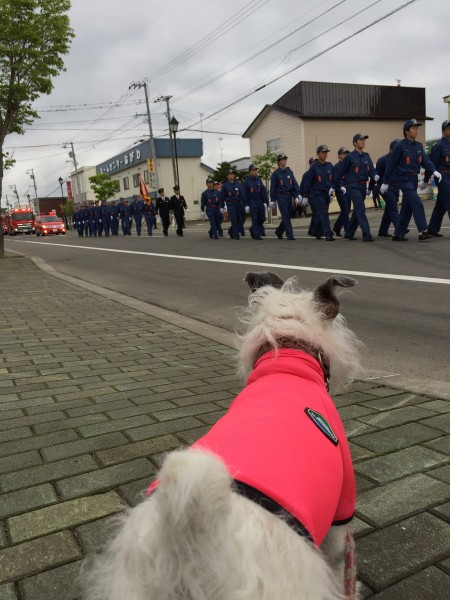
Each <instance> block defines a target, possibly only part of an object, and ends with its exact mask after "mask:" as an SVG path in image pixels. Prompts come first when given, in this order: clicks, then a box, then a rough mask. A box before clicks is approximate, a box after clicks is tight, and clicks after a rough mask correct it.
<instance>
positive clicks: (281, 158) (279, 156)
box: [277, 152, 287, 161]
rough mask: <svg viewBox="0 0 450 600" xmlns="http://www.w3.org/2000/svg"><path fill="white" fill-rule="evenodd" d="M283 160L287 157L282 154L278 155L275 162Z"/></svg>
mask: <svg viewBox="0 0 450 600" xmlns="http://www.w3.org/2000/svg"><path fill="white" fill-rule="evenodd" d="M283 158H287V156H286V154H284V152H282V153H281V154H279V155H278V156H277V161H279V160H283Z"/></svg>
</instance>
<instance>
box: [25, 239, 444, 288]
mask: <svg viewBox="0 0 450 600" xmlns="http://www.w3.org/2000/svg"><path fill="white" fill-rule="evenodd" d="M17 243H19V244H40V245H42V246H62V247H63V248H75V249H76V250H95V251H99V252H117V253H119V254H138V255H141V256H153V257H158V258H172V259H175V260H194V261H199V262H213V263H222V264H228V265H244V266H248V267H264V268H265V269H268V268H270V269H289V270H291V271H311V272H314V273H331V274H338V275H355V276H357V277H373V278H375V279H394V280H397V281H414V282H420V283H438V284H441V285H450V279H440V278H438V277H415V276H412V275H394V274H392V275H391V274H389V273H371V272H368V271H347V270H342V269H322V268H320V267H301V266H298V265H282V264H277V263H263V262H254V261H245V260H229V259H225V258H209V257H203V256H183V255H178V254H161V253H157V252H139V251H137V250H118V249H116V248H99V247H95V246H90V247H89V246H75V245H72V244H55V243H49V242H34V241H33V242H32V241H26V240H23V241H22V240H21V241H19V240H17Z"/></svg>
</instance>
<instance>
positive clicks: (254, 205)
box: [242, 165, 269, 240]
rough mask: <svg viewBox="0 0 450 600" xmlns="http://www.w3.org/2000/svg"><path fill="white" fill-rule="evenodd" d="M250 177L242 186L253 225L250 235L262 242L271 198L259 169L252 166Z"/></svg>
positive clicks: (249, 170)
mask: <svg viewBox="0 0 450 600" xmlns="http://www.w3.org/2000/svg"><path fill="white" fill-rule="evenodd" d="M248 172H249V176H248V177H246V179H245V181H244V183H243V185H242V194H243V198H244V204H245V206H249V208H250V216H251V219H252V224H251V227H250V230H249V231H250V235H251V236H252V238H253V239H254V240H262V236H263V235H264V233H265V232H264V222H265V220H266V210H267V208H268V206H269V197H268V195H267V190H266V186H265V185H264V183H263V182H262V179H261V178H260V177H258V168H257V167H256V166H255V165H250V166H249V168H248Z"/></svg>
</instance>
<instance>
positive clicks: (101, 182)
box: [89, 173, 119, 200]
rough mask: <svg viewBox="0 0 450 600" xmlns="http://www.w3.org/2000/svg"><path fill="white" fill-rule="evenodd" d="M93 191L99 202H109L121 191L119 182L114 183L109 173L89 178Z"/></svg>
mask: <svg viewBox="0 0 450 600" xmlns="http://www.w3.org/2000/svg"><path fill="white" fill-rule="evenodd" d="M89 183H90V184H91V188H92V191H93V192H94V194H95V197H96V198H97V200H108V198H111V196H114V194H115V193H116V192H118V191H119V182H118V181H113V180H112V179H111V177H110V176H109V175H108V173H97V174H96V175H92V177H89Z"/></svg>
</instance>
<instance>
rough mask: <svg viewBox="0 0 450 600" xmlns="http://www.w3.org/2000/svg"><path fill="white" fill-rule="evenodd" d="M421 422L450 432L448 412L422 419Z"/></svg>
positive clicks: (449, 414)
mask: <svg viewBox="0 0 450 600" xmlns="http://www.w3.org/2000/svg"><path fill="white" fill-rule="evenodd" d="M422 422H423V424H424V425H428V426H429V427H434V428H435V429H439V430H440V431H443V432H444V433H450V412H449V413H447V414H445V415H438V416H434V417H432V418H431V419H424V420H423V421H422Z"/></svg>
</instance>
